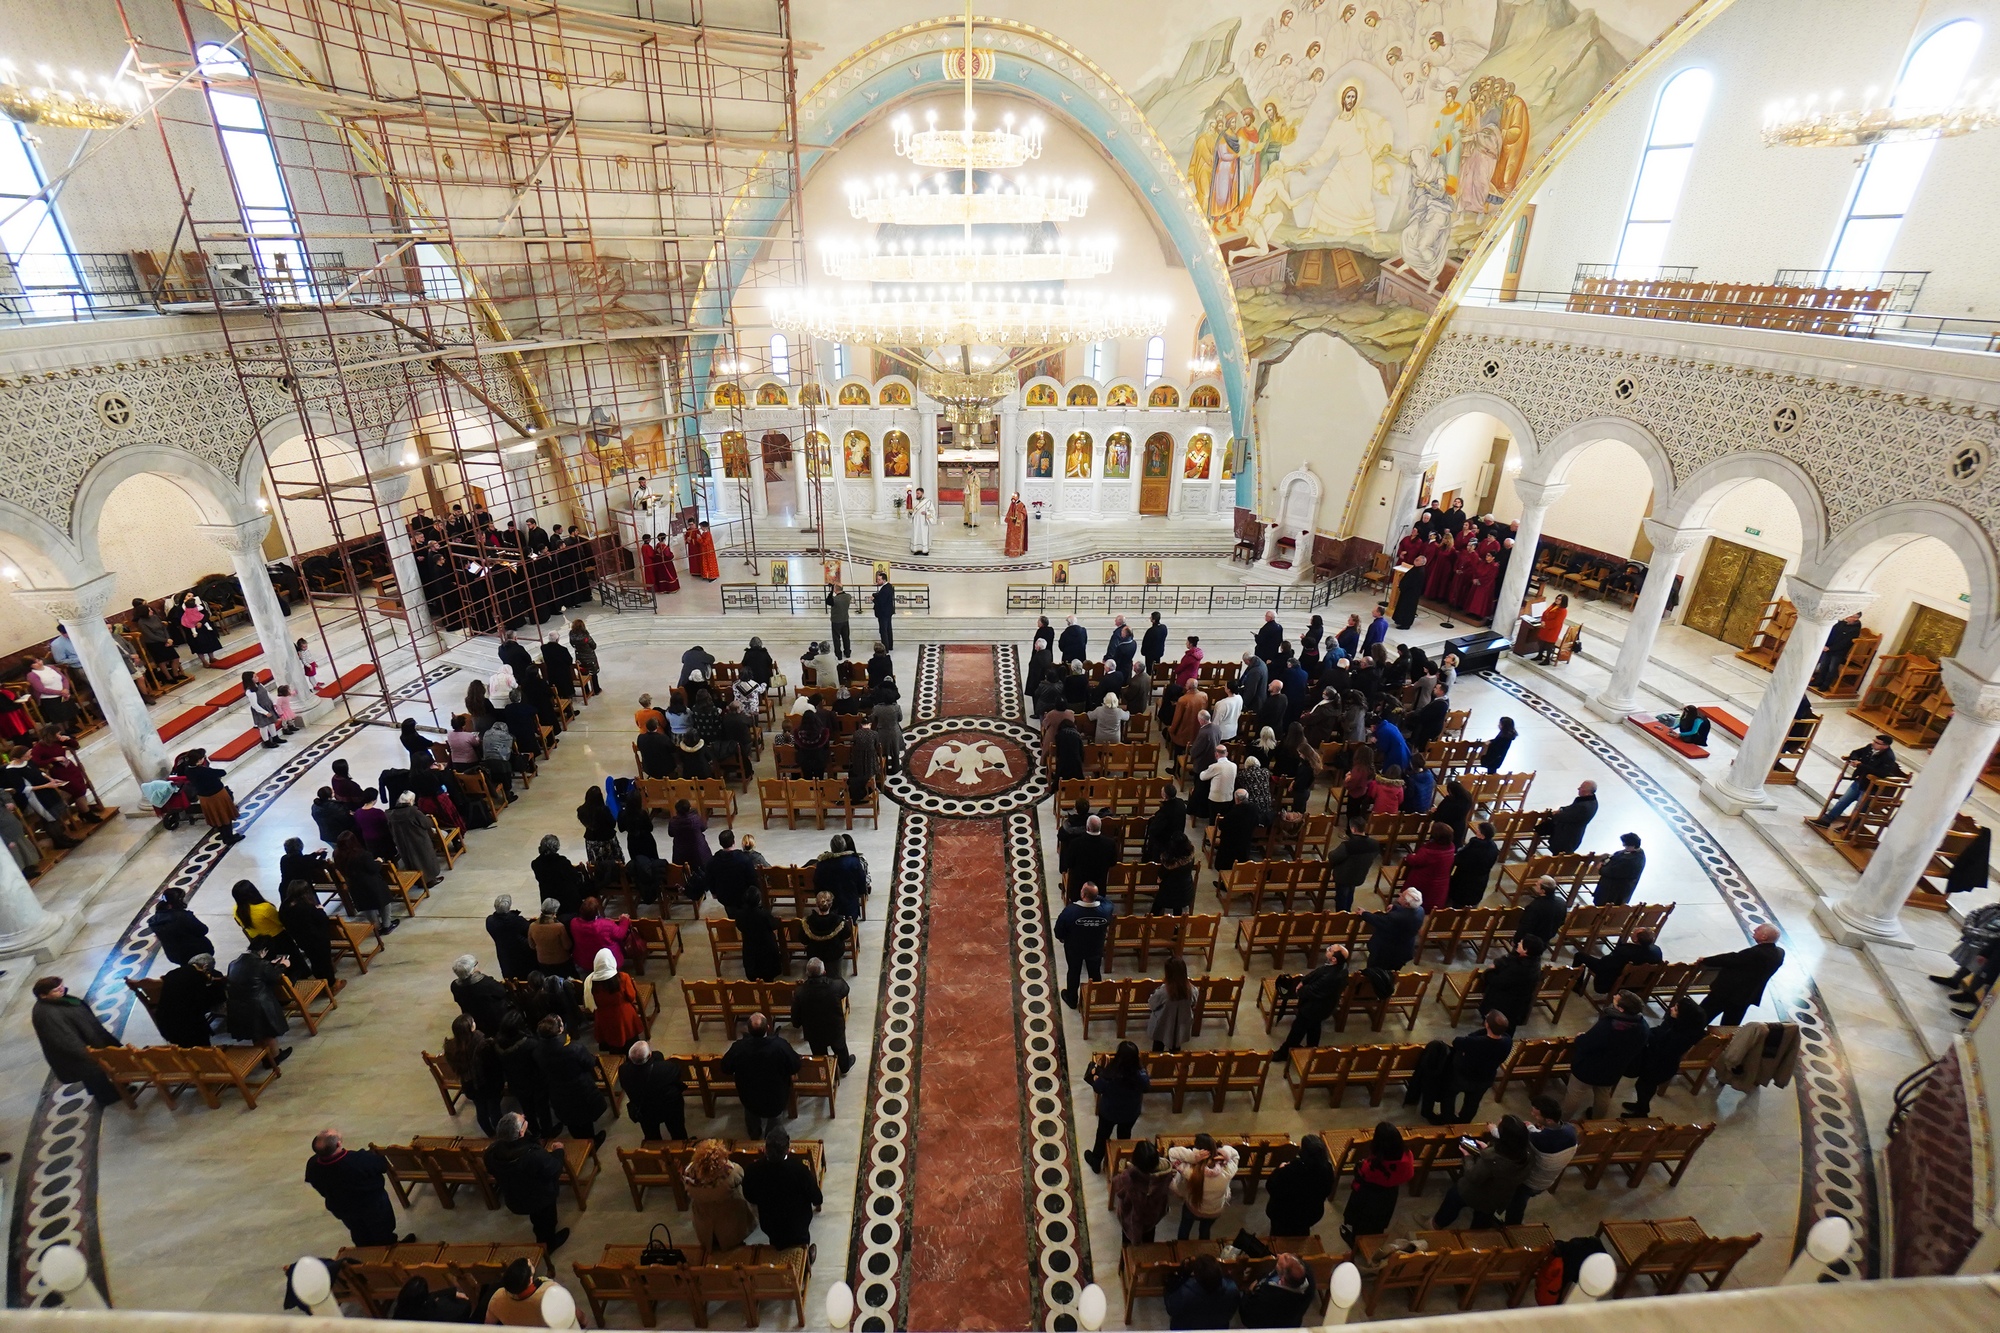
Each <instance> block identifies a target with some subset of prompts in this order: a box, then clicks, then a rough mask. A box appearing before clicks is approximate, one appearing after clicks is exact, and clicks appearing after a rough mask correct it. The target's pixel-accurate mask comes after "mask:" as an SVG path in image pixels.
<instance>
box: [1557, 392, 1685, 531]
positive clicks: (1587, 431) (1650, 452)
mask: <svg viewBox="0 0 2000 1333" xmlns="http://www.w3.org/2000/svg"><path fill="white" fill-rule="evenodd" d="M1600 440H1616V441H1618V442H1619V443H1620V444H1623V445H1627V446H1629V447H1630V448H1631V449H1632V451H1633V452H1634V453H1636V454H1638V455H1639V457H1640V458H1641V459H1643V460H1644V461H1645V464H1646V471H1647V472H1648V473H1649V474H1651V476H1652V478H1653V508H1654V510H1655V511H1658V510H1661V509H1666V508H1671V507H1672V505H1673V503H1674V497H1675V495H1676V494H1677V490H1676V487H1675V484H1674V462H1673V459H1672V457H1671V456H1669V454H1668V453H1667V449H1666V446H1665V445H1663V444H1661V443H1660V441H1659V439H1658V438H1657V437H1656V436H1655V435H1654V434H1653V432H1651V431H1650V430H1647V429H1646V428H1645V427H1644V426H1642V425H1640V424H1639V423H1638V422H1636V421H1631V420H1628V419H1627V418H1625V417H1608V416H1607V417H1592V418H1590V419H1589V420H1587V421H1579V422H1577V423H1576V424H1575V425H1574V426H1571V427H1569V428H1568V429H1566V430H1564V431H1563V432H1562V433H1561V434H1559V435H1557V436H1556V437H1555V438H1554V439H1552V440H1549V441H1547V442H1545V443H1538V445H1537V447H1536V450H1535V452H1534V453H1533V454H1528V453H1526V452H1525V451H1524V452H1523V454H1522V463H1521V475H1522V477H1523V478H1524V479H1525V480H1528V481H1540V482H1551V481H1557V482H1559V481H1562V480H1563V479H1564V477H1565V476H1566V475H1567V474H1568V472H1569V467H1570V464H1571V463H1573V462H1574V461H1575V460H1576V456H1577V455H1578V454H1580V453H1582V452H1583V451H1584V450H1585V449H1586V448H1588V447H1589V446H1591V445H1593V444H1596V443H1597V442H1598V441H1600Z"/></svg>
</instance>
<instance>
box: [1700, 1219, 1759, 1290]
mask: <svg viewBox="0 0 2000 1333" xmlns="http://www.w3.org/2000/svg"><path fill="white" fill-rule="evenodd" d="M1763 1239H1764V1233H1763V1232H1761V1231H1756V1232H1752V1233H1751V1234H1750V1235H1748V1236H1712V1237H1710V1238H1709V1241H1708V1244H1707V1245H1706V1246H1704V1247H1703V1248H1702V1250H1701V1252H1700V1253H1699V1254H1697V1255H1695V1257H1694V1258H1693V1259H1691V1260H1689V1261H1688V1265H1687V1267H1686V1268H1685V1269H1684V1270H1683V1271H1682V1273H1681V1282H1683V1283H1685V1282H1686V1281H1687V1280H1688V1279H1689V1278H1691V1277H1694V1278H1700V1279H1701V1280H1702V1283H1703V1284H1704V1285H1705V1286H1706V1287H1707V1288H1708V1290H1710V1291H1714V1290H1715V1289H1716V1288H1718V1287H1720V1286H1721V1285H1722V1284H1723V1283H1724V1282H1727V1281H1728V1280H1729V1274H1730V1271H1731V1270H1732V1269H1734V1268H1735V1267H1736V1265H1737V1264H1738V1263H1739V1262H1740V1261H1741V1260H1742V1258H1743V1256H1744V1255H1746V1254H1748V1253H1750V1251H1752V1250H1754V1249H1756V1248H1757V1242H1759V1241H1761V1240H1763Z"/></svg>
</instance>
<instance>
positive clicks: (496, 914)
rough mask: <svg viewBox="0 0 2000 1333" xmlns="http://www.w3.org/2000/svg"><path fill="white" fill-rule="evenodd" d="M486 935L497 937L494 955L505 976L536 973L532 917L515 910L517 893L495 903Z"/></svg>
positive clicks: (498, 898)
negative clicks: (532, 942) (532, 941)
mask: <svg viewBox="0 0 2000 1333" xmlns="http://www.w3.org/2000/svg"><path fill="white" fill-rule="evenodd" d="M486 933H487V934H488V935H490V936H492V937H493V956H494V959H495V961H496V962H498V963H499V965H500V975H501V976H503V977H506V978H507V979H508V980H509V981H512V980H515V979H516V978H525V977H526V976H527V975H528V973H530V972H532V971H534V970H535V946H534V945H532V944H530V943H529V942H528V918H526V917H524V916H522V915H521V914H520V913H519V912H517V911H515V910H514V895H513V894H511V893H503V894H501V895H499V896H498V897H496V898H495V899H494V900H493V912H492V915H490V916H488V917H487V918H486ZM474 1021H477V1018H476V1017H475V1020H474Z"/></svg>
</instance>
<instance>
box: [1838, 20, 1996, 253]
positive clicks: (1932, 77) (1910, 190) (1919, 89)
mask: <svg viewBox="0 0 2000 1333" xmlns="http://www.w3.org/2000/svg"><path fill="white" fill-rule="evenodd" d="M1981 35H1982V33H1981V29H1980V27H1979V25H1978V24H1977V23H1974V22H1973V21H1972V20H1971V19H1959V20H1958V21H1957V22H1955V23H1947V24H1945V25H1944V26H1943V27H1942V28H1939V29H1938V30H1937V31H1936V32H1934V33H1932V34H1931V35H1930V36H1928V37H1926V38H1924V40H1923V41H1921V42H1919V43H1918V44H1917V48H1916V50H1914V51H1912V52H1910V58H1909V60H1908V61H1906V62H1905V63H1904V65H1903V74H1902V77H1901V78H1899V79H1897V80H1896V92H1895V95H1894V96H1893V97H1892V98H1890V100H1889V105H1890V107H1891V109H1893V110H1896V111H1921V110H1924V109H1926V108H1930V107H1942V106H1948V105H1950V104H1951V102H1952V101H1953V100H1954V99H1955V98H1956V97H1957V96H1958V90H1959V86H1960V85H1961V84H1963V83H1964V82H1965V72H1966V71H1967V70H1968V69H1970V68H1971V67H1972V57H1973V55H1974V54H1975V53H1977V52H1978V50H1979V39H1980V37H1981ZM1936 146H1937V140H1935V139H1912V140H1908V141H1906V142H1904V143H1882V144H1876V145H1875V146H1874V147H1872V148H1870V149H1869V150H1868V152H1867V155H1866V156H1865V157H1863V158H1862V160H1861V170H1860V171H1858V172H1857V173H1855V177H1854V193H1853V194H1852V195H1851V196H1849V198H1848V201H1847V213H1846V215H1845V216H1844V217H1843V218H1842V219H1841V222H1840V227H1839V229H1838V230H1837V231H1835V232H1834V236H1833V249H1832V250H1831V251H1830V252H1829V254H1828V257H1827V261H1826V266H1827V268H1828V270H1829V271H1830V272H1829V276H1828V279H1827V281H1828V282H1830V283H1832V284H1834V285H1849V284H1853V283H1868V284H1872V283H1874V282H1875V281H1877V278H1878V276H1879V275H1880V273H1881V272H1882V270H1883V269H1885V268H1887V267H1888V266H1889V252H1890V250H1891V249H1893V248H1894V246H1895V244H1896V233H1897V232H1898V231H1899V230H1901V229H1902V226H1903V216H1904V214H1906V213H1908V212H1909V211H1910V201H1911V200H1912V199H1914V198H1915V197H1916V193H1917V186H1918V184H1919V183H1921V182H1922V180H1923V177H1924V168H1925V167H1926V166H1928V165H1929V164H1930V160H1931V150H1932V149H1933V148H1935V147H1936Z"/></svg>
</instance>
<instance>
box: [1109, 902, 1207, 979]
mask: <svg viewBox="0 0 2000 1333" xmlns="http://www.w3.org/2000/svg"><path fill="white" fill-rule="evenodd" d="M1221 933H1222V918H1221V917H1219V916H1142V915H1126V916H1115V917H1113V918H1111V928H1110V930H1109V931H1107V932H1106V934H1105V938H1104V965H1105V966H1106V967H1109V968H1115V967H1117V966H1118V964H1119V962H1120V961H1121V960H1123V959H1124V958H1126V957H1127V956H1128V955H1129V956H1130V958H1131V962H1132V965H1133V966H1134V967H1137V968H1140V969H1142V970H1143V969H1146V968H1150V967H1151V966H1152V965H1153V955H1154V954H1156V953H1157V954H1162V955H1164V956H1166V957H1169V958H1171V957H1173V956H1174V955H1176V954H1178V955H1180V956H1181V957H1183V958H1185V959H1187V960H1188V963H1189V965H1190V966H1192V965H1193V963H1194V960H1195V959H1196V958H1200V959H1201V965H1202V967H1203V968H1211V967H1214V966H1215V944H1216V940H1217V938H1218V937H1219V936H1220V935H1221Z"/></svg>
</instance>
